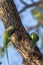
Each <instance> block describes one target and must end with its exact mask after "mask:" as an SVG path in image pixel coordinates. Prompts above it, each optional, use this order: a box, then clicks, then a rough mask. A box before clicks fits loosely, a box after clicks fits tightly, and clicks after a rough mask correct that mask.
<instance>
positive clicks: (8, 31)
mask: <svg viewBox="0 0 43 65" xmlns="http://www.w3.org/2000/svg"><path fill="white" fill-rule="evenodd" d="M14 30H15V26H10V27H8V28H7V29H6V30H5V32H4V33H3V37H2V38H3V43H4V49H6V55H7V60H8V65H9V58H8V50H7V45H8V43H9V42H10V36H11V35H12V33H13V32H14Z"/></svg>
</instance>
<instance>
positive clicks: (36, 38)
mask: <svg viewBox="0 0 43 65" xmlns="http://www.w3.org/2000/svg"><path fill="white" fill-rule="evenodd" d="M30 37H31V39H32V41H31V42H32V43H31V44H32V46H33V47H34V46H35V45H36V42H37V41H38V40H39V36H38V35H37V34H36V33H34V32H33V33H31V35H30Z"/></svg>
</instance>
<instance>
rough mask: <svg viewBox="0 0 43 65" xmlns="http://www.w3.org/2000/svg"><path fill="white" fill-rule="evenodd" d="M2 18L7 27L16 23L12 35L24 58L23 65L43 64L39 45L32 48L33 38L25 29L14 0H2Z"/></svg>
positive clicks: (0, 15) (0, 0)
mask: <svg viewBox="0 0 43 65" xmlns="http://www.w3.org/2000/svg"><path fill="white" fill-rule="evenodd" d="M0 18H1V19H2V20H3V23H4V25H5V28H8V27H9V26H12V25H15V26H16V27H15V28H17V29H15V30H14V33H13V34H12V35H11V40H12V42H13V43H14V46H15V47H16V49H17V50H18V52H19V53H20V54H21V56H22V58H23V62H22V65H43V55H42V54H41V53H40V52H39V50H38V48H37V47H34V48H31V39H30V36H29V34H28V33H27V32H26V31H25V29H24V27H23V25H22V23H21V20H20V17H19V15H18V12H17V9H16V6H15V4H14V2H13V0H0Z"/></svg>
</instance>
